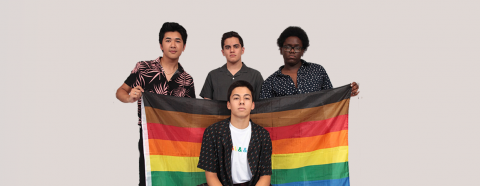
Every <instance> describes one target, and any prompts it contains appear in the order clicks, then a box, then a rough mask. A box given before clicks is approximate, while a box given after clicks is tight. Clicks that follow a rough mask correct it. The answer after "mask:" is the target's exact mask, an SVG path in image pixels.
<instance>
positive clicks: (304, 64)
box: [274, 59, 310, 76]
mask: <svg viewBox="0 0 480 186" xmlns="http://www.w3.org/2000/svg"><path fill="white" fill-rule="evenodd" d="M300 62H301V63H302V66H300V68H299V69H298V71H300V70H301V69H303V68H305V67H307V66H310V63H309V62H306V61H305V60H303V59H300ZM283 67H285V65H282V66H281V67H280V68H278V70H277V71H275V73H274V74H275V75H276V76H286V75H285V74H282V69H283Z"/></svg>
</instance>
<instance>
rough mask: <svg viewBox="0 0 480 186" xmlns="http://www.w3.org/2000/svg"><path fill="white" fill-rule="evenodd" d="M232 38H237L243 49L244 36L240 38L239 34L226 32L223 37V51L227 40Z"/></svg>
mask: <svg viewBox="0 0 480 186" xmlns="http://www.w3.org/2000/svg"><path fill="white" fill-rule="evenodd" d="M231 37H236V38H238V40H239V41H240V45H242V47H243V39H242V36H240V35H239V34H238V33H237V32H234V31H230V32H225V33H224V34H223V36H222V50H223V45H225V40H226V39H228V38H231Z"/></svg>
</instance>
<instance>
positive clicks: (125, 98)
mask: <svg viewBox="0 0 480 186" xmlns="http://www.w3.org/2000/svg"><path fill="white" fill-rule="evenodd" d="M142 92H143V88H142V87H140V86H136V87H135V88H132V87H130V86H128V85H127V84H125V83H123V84H122V86H120V87H119V88H118V89H117V93H116V96H117V99H118V100H120V101H121V102H124V103H133V102H135V101H137V100H138V99H140V98H141V97H142Z"/></svg>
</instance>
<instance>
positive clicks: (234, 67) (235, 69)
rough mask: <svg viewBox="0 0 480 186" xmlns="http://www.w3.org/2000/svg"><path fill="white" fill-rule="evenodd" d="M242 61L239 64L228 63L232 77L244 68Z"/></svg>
mask: <svg viewBox="0 0 480 186" xmlns="http://www.w3.org/2000/svg"><path fill="white" fill-rule="evenodd" d="M242 66H243V64H242V60H241V59H240V60H238V61H237V62H229V61H227V69H228V71H230V73H231V74H232V75H235V74H236V73H237V72H238V71H239V70H240V69H241V68H242Z"/></svg>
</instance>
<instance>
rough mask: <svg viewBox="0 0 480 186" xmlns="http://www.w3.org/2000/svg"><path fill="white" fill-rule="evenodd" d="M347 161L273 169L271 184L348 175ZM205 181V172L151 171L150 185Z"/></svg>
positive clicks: (196, 183)
mask: <svg viewBox="0 0 480 186" xmlns="http://www.w3.org/2000/svg"><path fill="white" fill-rule="evenodd" d="M348 176H349V174H348V162H343V163H332V164H325V165H312V166H306V167H301V168H298V169H274V170H273V175H272V184H284V183H291V182H301V181H317V180H331V179H340V178H346V177H348ZM202 183H207V180H206V179H205V172H165V171H152V185H155V186H163V185H165V186H167V185H168V186H170V185H199V184H202Z"/></svg>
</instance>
